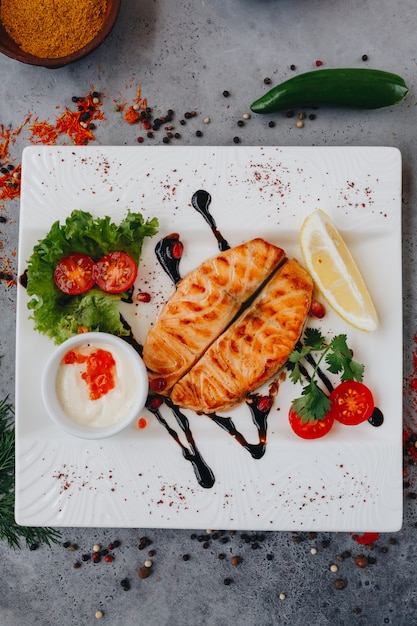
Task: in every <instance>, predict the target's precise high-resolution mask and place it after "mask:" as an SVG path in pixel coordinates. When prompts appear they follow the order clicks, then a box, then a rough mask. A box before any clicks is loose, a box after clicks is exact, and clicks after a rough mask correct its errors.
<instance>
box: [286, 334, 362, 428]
mask: <svg viewBox="0 0 417 626" xmlns="http://www.w3.org/2000/svg"><path fill="white" fill-rule="evenodd" d="M305 362H307V363H309V364H310V365H312V367H313V373H312V374H311V375H309V382H308V384H307V385H306V386H304V387H303V390H302V392H301V397H299V398H296V399H295V400H293V402H292V404H291V409H292V410H293V411H295V412H296V413H297V415H298V416H299V417H300V419H301V420H302V421H303V423H306V422H308V421H310V422H314V421H315V420H321V419H323V418H324V417H325V415H326V414H327V413H328V412H329V410H330V400H329V397H328V395H327V394H326V393H325V392H324V391H323V390H322V389H321V388H320V387H319V386H318V378H319V374H320V365H321V364H322V363H323V362H324V363H325V364H326V366H327V371H328V372H330V373H332V374H340V379H341V381H345V380H357V381H359V382H362V378H363V373H364V369H365V367H364V365H361V364H360V363H357V362H356V361H355V360H354V359H353V356H352V352H351V351H350V349H349V346H348V345H347V337H346V335H344V334H341V335H336V336H335V337H333V339H331V340H330V341H327V340H326V337H325V336H324V335H323V334H322V333H321V331H320V330H318V329H316V328H306V330H305V332H304V338H303V342H302V343H301V342H299V343H298V344H297V346H296V348H295V349H294V350H293V351H292V352H291V354H290V356H289V358H288V364H287V367H288V369H289V370H290V379H291V380H292V382H293V383H298V382H300V383H301V384H303V381H304V378H305V372H306V368H305Z"/></svg>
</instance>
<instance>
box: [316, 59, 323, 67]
mask: <svg viewBox="0 0 417 626" xmlns="http://www.w3.org/2000/svg"><path fill="white" fill-rule="evenodd" d="M321 65H323V61H320V59H317V61H316V66H317V67H320V66H321Z"/></svg>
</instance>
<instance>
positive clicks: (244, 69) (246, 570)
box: [0, 0, 417, 626]
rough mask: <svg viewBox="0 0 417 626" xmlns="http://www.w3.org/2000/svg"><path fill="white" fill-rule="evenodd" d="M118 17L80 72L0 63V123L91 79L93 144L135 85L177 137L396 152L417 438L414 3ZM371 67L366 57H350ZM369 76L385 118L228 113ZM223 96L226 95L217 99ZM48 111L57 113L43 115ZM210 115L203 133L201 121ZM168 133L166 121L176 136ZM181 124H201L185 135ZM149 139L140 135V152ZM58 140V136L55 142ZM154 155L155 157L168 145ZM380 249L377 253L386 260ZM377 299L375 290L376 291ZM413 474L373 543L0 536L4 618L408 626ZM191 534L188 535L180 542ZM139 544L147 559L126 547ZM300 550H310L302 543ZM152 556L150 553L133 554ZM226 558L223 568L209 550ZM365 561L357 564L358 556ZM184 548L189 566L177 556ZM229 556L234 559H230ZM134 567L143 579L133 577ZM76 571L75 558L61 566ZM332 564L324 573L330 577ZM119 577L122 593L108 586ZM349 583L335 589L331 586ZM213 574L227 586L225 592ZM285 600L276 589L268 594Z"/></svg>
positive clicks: (154, 624) (5, 355)
mask: <svg viewBox="0 0 417 626" xmlns="http://www.w3.org/2000/svg"><path fill="white" fill-rule="evenodd" d="M122 5H123V6H122V9H121V13H120V17H119V20H118V23H117V25H116V27H115V29H114V31H113V33H112V34H111V36H110V37H109V39H108V40H107V41H106V43H105V44H104V45H103V46H102V47H101V48H100V49H99V50H97V51H96V52H95V53H93V54H92V55H91V56H90V57H88V58H86V59H85V60H83V61H81V62H79V63H78V64H75V65H72V66H69V67H66V68H62V69H58V70H46V69H43V68H34V67H31V66H25V65H22V64H19V63H17V62H15V61H12V60H10V59H8V58H6V57H1V58H0V78H1V95H0V102H1V106H0V124H2V125H3V127H4V129H6V128H8V127H9V126H11V127H12V128H14V129H16V128H17V127H19V125H20V124H22V122H24V120H25V119H26V117H27V115H28V113H29V112H30V113H31V114H32V121H33V120H34V119H35V118H39V120H40V121H41V120H52V121H53V120H54V119H55V118H56V116H57V115H58V114H59V112H62V111H63V109H64V107H66V106H67V107H69V108H71V107H72V103H71V97H72V96H73V95H84V94H85V93H87V92H88V91H89V89H90V88H91V86H94V89H96V90H97V91H100V92H103V93H104V94H105V96H106V98H105V101H104V104H103V111H104V113H105V118H106V119H105V120H103V121H102V122H100V123H99V124H98V127H97V130H96V131H95V135H96V143H98V144H103V145H137V136H138V135H139V134H142V135H144V133H139V132H138V129H137V128H135V127H131V126H129V125H128V124H126V123H124V122H123V118H122V116H121V114H120V113H117V112H116V111H115V110H114V109H115V103H121V102H123V101H126V102H130V101H132V100H133V99H134V97H135V96H136V89H137V87H138V86H140V87H141V90H142V96H143V97H146V98H147V100H148V104H149V105H150V106H152V107H153V108H154V110H158V111H160V112H161V113H164V112H165V111H166V109H167V108H172V109H174V110H175V112H176V115H177V118H179V117H180V116H182V115H183V113H184V112H186V111H190V110H195V111H196V112H197V116H196V118H194V119H193V120H191V121H190V123H188V124H187V125H186V126H184V127H182V128H180V129H179V131H180V132H181V138H180V139H178V140H177V141H178V142H180V143H181V144H187V145H197V144H205V145H211V144H214V145H229V144H232V143H233V138H234V137H235V136H239V138H240V140H241V143H242V144H246V145H250V144H255V145H274V144H277V145H300V146H301V145H334V146H344V145H391V146H395V147H398V148H399V149H400V150H401V152H402V155H403V168H404V192H403V214H404V217H403V247H404V265H403V279H404V297H403V304H404V417H405V423H406V426H407V427H409V428H412V429H413V428H414V424H415V406H416V405H415V398H414V397H413V392H412V389H413V385H412V382H413V378H414V374H413V367H414V366H415V363H414V360H413V359H414V349H415V348H414V346H415V344H414V337H415V336H416V333H417V325H416V307H417V300H416V286H417V285H416V281H415V273H416V271H417V260H416V255H415V244H416V242H417V231H416V211H415V206H416V201H417V190H416V185H415V171H416V167H417V159H416V143H417V125H416V104H417V101H416V92H415V84H416V70H417V57H416V30H417V10H416V6H415V2H414V0H397V2H391V1H390V0H368V1H367V2H360V1H359V0H349V1H348V2H341V1H340V0H336V1H334V2H328V1H326V0H197V1H196V2H189V1H187V0H143V1H139V0H136V1H135V0H125V1H124V2H123V3H122ZM363 55H367V56H368V60H367V61H363V60H362V56H363ZM316 60H321V61H322V62H323V67H343V66H345V67H350V66H352V67H362V66H367V67H374V68H378V69H386V70H389V71H393V72H397V73H399V74H401V75H402V76H403V77H404V78H405V79H406V81H407V83H408V85H409V87H410V93H409V95H408V97H407V99H406V101H405V102H404V103H403V104H401V105H400V106H398V107H394V108H388V109H386V110H382V111H368V112H366V111H362V112H361V111H329V110H325V109H319V110H318V111H316V112H315V113H316V118H315V119H314V120H309V119H306V120H305V124H304V127H303V128H297V127H296V123H295V122H296V120H295V119H294V118H287V117H286V116H285V115H275V116H271V119H273V120H274V121H275V126H274V127H270V126H269V124H268V122H269V121H270V120H269V118H266V119H263V118H262V119H261V118H259V117H256V116H253V117H252V118H251V119H250V120H248V121H247V123H246V124H245V126H243V127H241V128H239V127H237V124H236V122H237V120H238V119H241V117H242V115H243V114H244V113H246V112H247V111H248V107H249V104H250V103H251V101H252V100H253V99H254V98H255V97H256V96H258V94H260V93H262V92H263V91H264V90H265V85H264V82H263V80H264V78H265V77H269V78H271V81H272V84H276V83H278V82H279V81H281V80H283V79H284V78H286V77H288V76H290V75H292V74H293V72H294V71H293V70H291V69H290V66H291V65H295V66H296V70H297V71H298V72H302V71H308V70H311V69H314V68H315V67H316V65H315V63H316ZM224 90H228V91H229V92H230V96H229V97H228V98H225V97H224V96H223V95H222V93H223V91H224ZM57 106H59V107H60V109H57V108H56V107H57ZM206 117H209V118H210V119H211V123H210V124H204V122H203V120H204V118H206ZM29 126H30V124H27V125H26V126H24V127H23V128H22V130H21V132H20V134H18V135H15V136H14V137H13V142H12V144H11V145H10V153H11V157H12V159H13V160H14V161H15V163H19V162H20V160H21V152H22V149H23V148H24V147H25V145H28V144H29V143H30V132H29V130H28V128H29ZM176 130H177V128H176ZM196 130H201V131H202V132H203V135H202V137H197V136H196V134H195V131H196ZM161 137H162V135H157V136H155V138H154V139H148V138H146V137H145V140H144V145H148V144H153V143H160V142H161V141H162V139H161ZM60 141H62V139H60ZM167 149H169V148H168V147H167ZM0 214H1V215H2V216H3V217H5V218H6V221H5V222H4V223H1V224H0V233H1V234H0V240H1V244H0V246H1V247H0V266H3V271H5V270H6V269H7V270H8V268H10V270H11V271H12V272H13V274H14V276H15V278H16V271H17V270H16V261H15V259H16V258H15V256H14V254H15V251H16V249H17V245H18V225H19V201H18V199H16V200H12V201H4V202H3V204H2V205H1V206H0ZM387 253H389V251H387ZM0 294H1V295H0V319H1V332H0V354H1V355H2V358H1V361H0V397H1V398H3V397H4V396H6V395H8V396H9V399H10V401H11V402H13V401H14V390H13V381H14V367H15V363H14V342H15V332H14V328H15V301H16V288H15V286H14V285H13V284H10V283H8V282H7V281H5V280H2V281H1V283H0ZM387 297H388V298H389V293H387ZM415 478H416V471H415V469H414V466H413V465H407V478H406V488H405V492H404V509H405V512H404V525H403V529H402V531H401V532H399V533H398V534H396V535H395V536H388V535H381V536H380V537H379V538H378V539H377V540H376V541H375V543H374V545H373V546H372V547H373V549H371V548H372V547H371V548H369V547H364V546H361V545H358V543H357V542H356V541H355V539H354V538H353V537H352V536H351V535H349V534H347V533H340V534H337V533H330V534H328V533H326V534H325V533H318V534H317V535H315V536H310V535H308V533H306V534H304V535H302V536H300V535H294V534H291V533H266V534H265V535H263V536H260V537H257V536H253V533H251V530H250V529H248V536H245V535H244V534H243V535H242V533H241V532H238V533H236V535H234V536H229V535H225V536H220V537H218V536H217V535H214V537H213V536H209V535H207V536H204V533H203V534H202V535H203V536H200V535H201V532H199V531H193V529H190V530H189V531H174V530H172V531H167V530H158V529H111V530H110V529H105V530H104V529H77V528H72V529H63V531H62V542H65V541H68V542H70V543H71V544H76V545H77V548H76V549H75V550H74V551H71V550H70V549H69V548H64V547H63V546H62V545H54V546H52V547H51V548H49V547H47V546H40V547H39V548H38V549H37V550H29V549H28V548H26V547H23V548H22V549H21V550H12V549H9V548H8V547H7V545H6V544H5V543H2V544H0V555H1V556H0V558H1V568H0V580H1V591H0V624H1V626H34V625H41V626H55V625H56V624H60V625H62V626H72V625H74V626H78V625H81V626H84V625H87V624H92V623H96V617H95V613H96V611H97V610H101V611H102V612H103V618H102V623H104V624H109V625H111V626H127V625H128V624H137V625H145V624H146V625H148V626H164V625H168V624H170V626H200V625H203V624H206V625H209V626H226V624H237V625H239V626H255V625H261V626H269V625H275V624H276V625H284V624H286V625H291V626H300V625H305V626H339V625H342V624H346V625H347V626H350V625H351V624H361V625H369V626H379V625H384V624H391V625H393V626H406V625H407V626H408V625H410V624H415V623H417V618H416V606H417V600H416V596H417V591H416V588H417V586H416V579H417V575H416V568H415V562H416V558H417V549H416V541H415V536H416V533H417V527H416V523H417V515H416V504H415V499H414V488H415ZM193 532H196V534H197V535H198V537H196V538H193ZM143 537H147V538H149V540H150V541H151V542H152V543H151V545H149V546H147V547H146V548H145V549H139V548H138V546H141V547H142V544H141V542H140V540H141V538H143ZM114 540H118V541H120V542H121V543H120V547H118V548H117V549H115V550H114V555H115V560H114V562H113V563H106V562H105V561H103V560H102V561H101V562H100V563H97V564H94V563H92V562H91V561H89V562H83V561H82V560H81V556H82V554H84V553H88V552H91V549H92V546H93V545H94V544H96V543H98V544H100V545H103V546H106V545H107V544H108V543H109V542H111V541H114ZM312 549H313V551H312ZM149 550H153V551H154V552H155V554H154V555H153V556H152V557H149V556H148V552H149ZM344 553H345V557H344V558H342V557H341V556H340V555H342V554H344ZM221 554H224V555H225V558H219V555H221ZM361 554H364V555H366V556H367V557H368V559H369V558H370V563H369V564H368V566H367V567H365V568H361V567H358V565H357V564H356V563H355V557H357V556H358V555H361ZM184 555H187V557H189V558H188V559H187V557H186V558H185V559H184ZM232 556H239V557H241V563H240V564H239V565H237V566H233V565H232V564H231V562H230V559H231V557H232ZM147 558H151V559H152V561H153V566H152V574H151V576H150V577H149V578H148V579H146V580H142V579H140V578H139V577H138V574H137V570H138V568H139V567H141V566H142V565H143V563H144V561H145V560H146V559H147ZM75 562H80V563H82V565H81V567H79V568H77V567H74V563H75ZM332 565H337V567H338V571H336V572H333V571H331V569H330V568H331V566H332ZM125 578H127V579H128V580H129V581H130V589H129V590H124V589H123V587H122V586H121V581H122V580H123V579H125ZM337 578H341V579H343V580H344V581H346V583H347V585H346V587H345V588H344V589H336V588H335V584H334V583H335V580H336V579H337ZM225 579H230V580H231V582H230V584H229V585H227V584H225V582H224V581H225ZM281 594H283V595H281Z"/></svg>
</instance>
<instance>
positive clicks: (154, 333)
mask: <svg viewBox="0 0 417 626" xmlns="http://www.w3.org/2000/svg"><path fill="white" fill-rule="evenodd" d="M284 259H285V252H284V251H283V250H282V249H281V248H278V247H277V246H274V245H273V244H270V243H268V242H267V241H265V240H264V239H261V238H256V239H253V240H251V241H249V242H246V243H244V244H241V245H240V246H236V247H234V248H230V249H229V250H226V251H224V252H222V253H221V254H219V255H217V256H216V257H214V258H212V259H209V260H208V261H205V262H203V263H202V264H201V265H200V266H199V267H198V268H197V269H195V270H193V271H192V272H190V273H189V274H188V275H187V276H185V277H184V278H183V279H182V280H180V281H179V283H178V285H177V289H176V291H175V293H174V294H173V295H172V296H171V298H170V299H169V300H168V302H167V303H166V305H165V306H164V308H163V309H162V311H161V313H160V315H159V318H158V320H157V322H156V323H155V325H154V326H153V327H152V328H151V330H150V331H149V333H148V336H147V338H146V341H145V345H144V348H143V360H144V363H145V365H146V367H147V368H148V370H149V378H150V380H151V381H152V380H153V379H155V378H163V379H164V380H165V382H166V387H165V390H164V391H163V393H165V394H167V393H168V392H169V390H170V389H171V388H172V387H173V385H175V383H176V382H177V381H178V380H179V379H180V378H181V377H182V376H184V374H186V373H187V372H188V371H189V370H190V368H192V367H193V365H194V364H195V363H196V362H197V361H198V360H199V358H200V357H201V356H202V355H203V354H204V352H205V351H206V350H207V348H208V347H209V346H210V345H211V344H212V343H213V342H214V341H215V340H216V339H217V337H219V335H220V334H221V333H222V332H224V330H225V328H227V327H228V326H229V325H230V324H231V323H232V322H233V320H234V319H235V318H236V316H238V315H239V314H240V312H241V310H242V307H243V306H244V305H245V304H246V303H247V302H248V301H250V299H251V297H252V296H253V295H254V294H255V293H256V292H257V291H258V290H259V288H260V287H261V286H262V285H263V284H264V282H265V281H266V280H267V279H268V277H269V276H270V275H271V274H272V273H273V272H274V270H275V269H276V268H277V267H278V266H279V265H280V264H281V263H282V262H283V260H284Z"/></svg>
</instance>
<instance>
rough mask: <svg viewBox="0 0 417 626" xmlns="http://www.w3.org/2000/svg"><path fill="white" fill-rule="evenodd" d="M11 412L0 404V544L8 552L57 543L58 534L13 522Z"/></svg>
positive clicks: (13, 446) (13, 484)
mask: <svg viewBox="0 0 417 626" xmlns="http://www.w3.org/2000/svg"><path fill="white" fill-rule="evenodd" d="M13 418H14V410H13V407H12V405H11V404H9V403H8V401H7V398H5V399H3V400H0V541H7V543H8V544H9V546H10V547H11V548H21V542H22V541H24V542H26V545H27V546H29V547H31V546H33V545H36V544H39V543H45V544H47V545H51V543H58V542H59V539H60V533H59V531H57V530H55V529H53V528H41V527H39V528H38V527H31V526H19V525H18V524H17V523H16V521H15V518H14V499H15V429H14V423H13Z"/></svg>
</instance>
